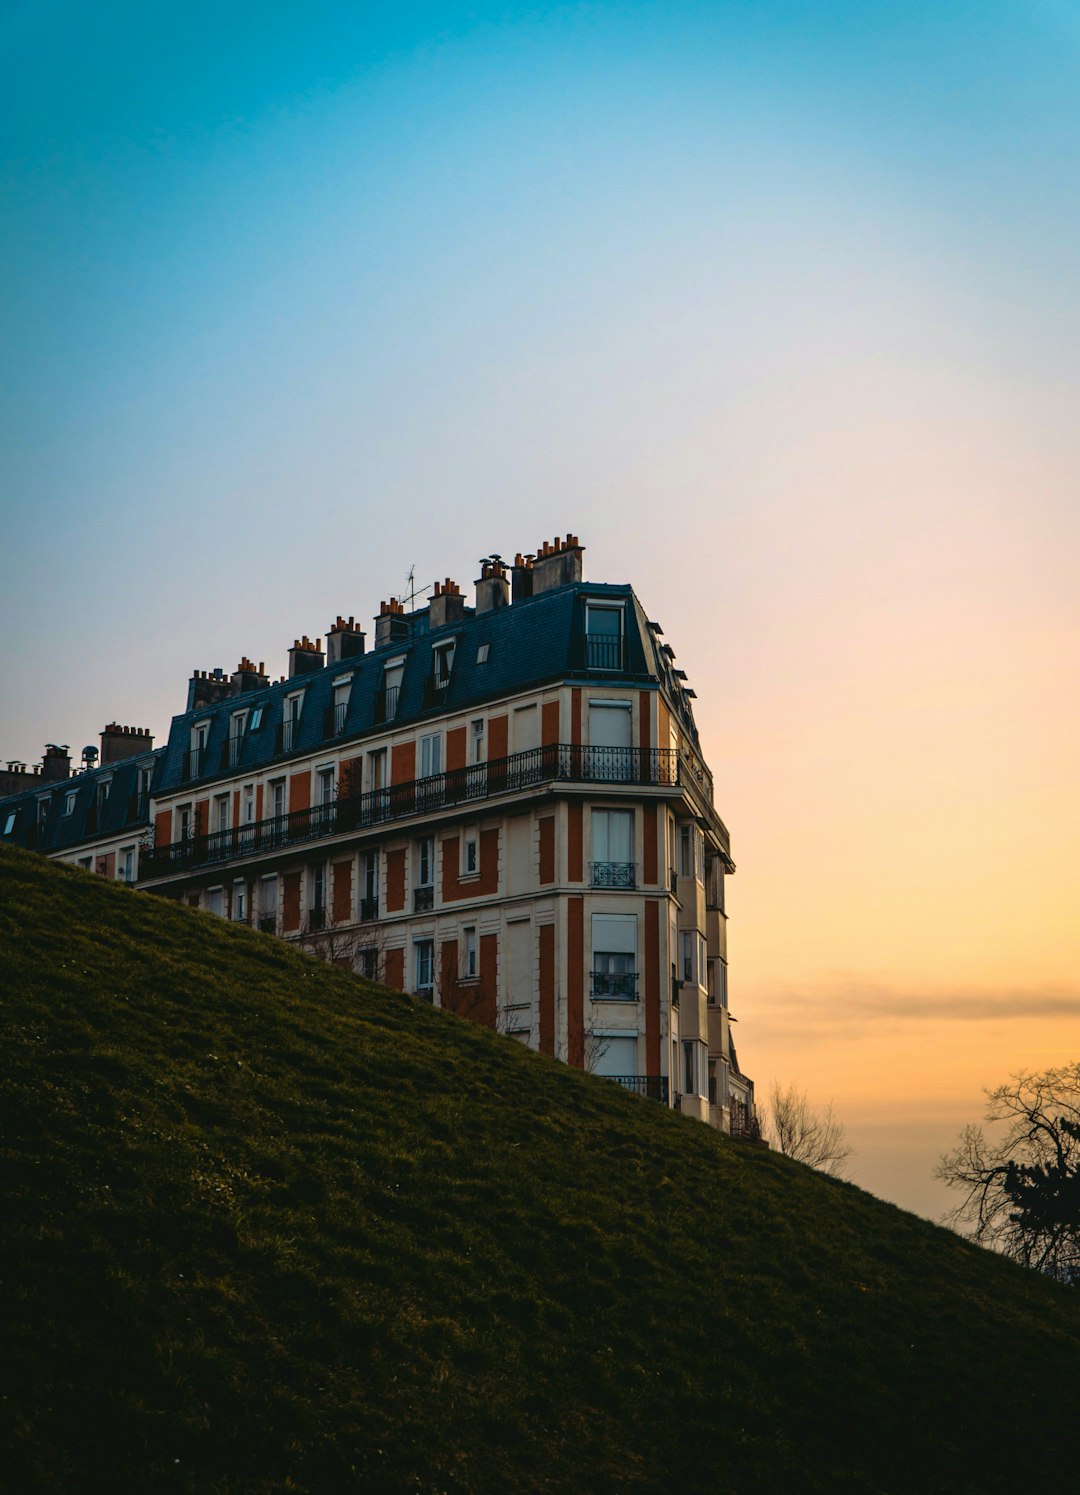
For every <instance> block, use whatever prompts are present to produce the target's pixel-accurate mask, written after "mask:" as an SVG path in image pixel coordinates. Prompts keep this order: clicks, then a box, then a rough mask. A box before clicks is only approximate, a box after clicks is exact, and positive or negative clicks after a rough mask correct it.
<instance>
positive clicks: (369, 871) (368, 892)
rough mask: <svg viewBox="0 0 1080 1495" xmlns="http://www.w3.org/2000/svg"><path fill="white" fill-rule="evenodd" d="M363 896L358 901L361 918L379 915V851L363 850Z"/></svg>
mask: <svg viewBox="0 0 1080 1495" xmlns="http://www.w3.org/2000/svg"><path fill="white" fill-rule="evenodd" d="M363 877H364V896H363V899H362V900H361V903H360V917H361V919H377V918H378V917H379V853H378V852H377V851H365V853H364V860H363Z"/></svg>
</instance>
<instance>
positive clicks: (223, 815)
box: [214, 794, 229, 835]
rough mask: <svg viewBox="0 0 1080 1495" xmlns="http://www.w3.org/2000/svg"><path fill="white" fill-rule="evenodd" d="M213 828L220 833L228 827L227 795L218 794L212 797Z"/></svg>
mask: <svg viewBox="0 0 1080 1495" xmlns="http://www.w3.org/2000/svg"><path fill="white" fill-rule="evenodd" d="M214 829H215V831H217V832H218V834H219V835H220V834H222V833H224V832H225V831H227V830H228V829H229V796H228V795H227V794H218V795H216V796H215V798H214Z"/></svg>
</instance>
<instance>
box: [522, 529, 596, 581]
mask: <svg viewBox="0 0 1080 1495" xmlns="http://www.w3.org/2000/svg"><path fill="white" fill-rule="evenodd" d="M584 549H585V547H584V545H581V544H579V542H578V537H577V535H567V537H566V539H565V540H560V539H559V537H558V535H556V537H555V539H554V541H553V542H552V543H551V544H550V545H549V544H548V542H547V541H546V540H545V541H544V543H543V545H542V546H541V547H540V550H539V552H538V554H537V556H536V558H535V560H534V561H533V566H532V590H533V595H534V596H535V595H536V594H537V593H538V592H551V591H554V589H555V588H556V587H568V586H571V585H572V584H573V583H574V582H575V581H580V580H581V577H582V564H581V557H582V553H583V551H584Z"/></svg>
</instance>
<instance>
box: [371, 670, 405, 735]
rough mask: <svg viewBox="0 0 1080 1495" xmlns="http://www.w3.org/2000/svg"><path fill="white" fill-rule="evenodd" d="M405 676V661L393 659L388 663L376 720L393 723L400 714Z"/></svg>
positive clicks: (384, 673) (384, 671)
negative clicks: (402, 683) (400, 701)
mask: <svg viewBox="0 0 1080 1495" xmlns="http://www.w3.org/2000/svg"><path fill="white" fill-rule="evenodd" d="M404 676H405V661H404V659H392V660H389V661H388V662H387V664H386V665H385V667H384V669H383V683H382V692H381V694H380V697H379V709H378V712H377V714H376V720H378V721H383V722H392V721H393V720H394V718H395V716H397V714H398V701H399V699H400V696H401V682H402V680H403V679H404Z"/></svg>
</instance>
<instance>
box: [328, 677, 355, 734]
mask: <svg viewBox="0 0 1080 1495" xmlns="http://www.w3.org/2000/svg"><path fill="white" fill-rule="evenodd" d="M351 695H352V676H351V675H350V676H349V678H348V679H347V680H339V681H337V682H336V684H335V685H334V700H333V704H332V705H331V707H330V721H329V723H328V725H329V728H330V734H331V735H332V736H334V737H340V736H341V734H342V733H343V732H344V730H345V718H346V717H347V716H348V714H349V697H350V696H351Z"/></svg>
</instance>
